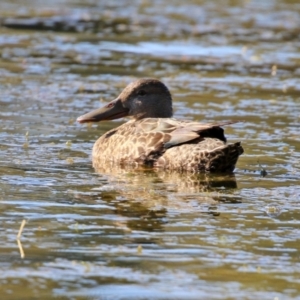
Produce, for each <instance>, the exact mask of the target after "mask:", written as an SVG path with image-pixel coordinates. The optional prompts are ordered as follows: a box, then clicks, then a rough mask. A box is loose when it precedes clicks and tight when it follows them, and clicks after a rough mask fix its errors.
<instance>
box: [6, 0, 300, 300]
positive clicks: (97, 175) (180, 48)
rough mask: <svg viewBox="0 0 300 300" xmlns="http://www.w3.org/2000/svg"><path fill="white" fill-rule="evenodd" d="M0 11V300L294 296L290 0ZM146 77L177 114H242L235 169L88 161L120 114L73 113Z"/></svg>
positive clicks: (295, 178)
mask: <svg viewBox="0 0 300 300" xmlns="http://www.w3.org/2000/svg"><path fill="white" fill-rule="evenodd" d="M222 3H223V2H222ZM0 12H1V13H0V19H1V20H0V22H1V27H0V45H1V48H0V53H1V55H0V74H1V76H0V88H1V95H0V107H1V111H0V117H1V124H2V126H1V128H0V136H1V144H0V175H1V179H0V204H1V206H0V208H1V215H0V224H1V228H2V230H1V231H0V237H1V241H2V242H1V246H0V270H1V272H0V283H1V284H0V291H1V299H2V298H3V299H8V300H11V299H250V298H251V299H252V298H253V299H254V298H257V299H300V288H299V286H300V285H299V278H300V276H299V270H300V260H299V242H300V241H299V236H300V234H299V233H300V232H299V219H300V215H299V214H300V210H299V198H300V179H299V178H300V165H299V158H300V154H299V153H300V135H299V132H300V125H299V124H300V122H299V121H300V113H299V112H300V101H299V92H300V80H299V74H300V54H299V53H300V42H299V26H300V24H299V23H300V21H299V20H300V16H299V14H300V6H299V4H298V2H297V1H287V0H286V1H279V0H277V1H275V0H272V1H271V0H269V1H263V2H262V1H243V2H242V1H225V2H224V3H223V5H222V6H221V5H219V4H217V3H216V2H211V1H192V0H190V1H185V2H184V3H182V2H180V1H176V2H172V4H171V3H170V2H169V1H151V2H150V1H122V2H118V1H115V2H111V1H110V2H109V3H105V2H98V1H93V0H92V1H87V2H84V3H82V2H79V1H63V0H61V1H51V3H50V4H48V5H47V7H45V6H44V4H43V3H41V2H40V1H38V0H32V1H26V3H24V2H23V1H2V2H1V4H0ZM140 77H157V78H159V79H161V80H162V81H163V82H165V83H166V84H167V85H168V86H169V88H170V90H171V92H172V94H173V98H174V108H175V116H176V117H177V118H184V119H190V120H199V121H202V122H206V121H224V120H239V121H241V122H240V123H237V124H235V125H232V126H229V127H226V128H225V129H226V133H227V138H228V140H229V141H230V142H235V141H242V145H243V147H244V149H245V153H244V154H243V156H241V157H240V159H239V162H238V164H237V169H236V171H235V174H234V175H225V176H210V175H192V174H188V175H186V174H185V175H182V174H178V173H170V172H154V171H151V170H132V169H128V168H126V169H121V168H115V169H109V168H106V169H105V168H104V169H103V170H100V171H99V172H95V171H94V170H93V168H92V166H91V161H90V153H91V148H92V145H93V143H94V141H95V140H96V139H97V138H98V137H99V136H100V135H101V134H103V133H104V132H106V131H108V130H109V129H111V128H113V127H115V126H118V125H119V124H121V123H122V122H123V121H122V120H118V121H113V122H103V123H101V124H99V125H93V126H82V125H79V124H76V122H75V120H76V118H77V117H78V116H80V115H82V114H83V113H85V112H88V111H90V110H91V109H92V108H96V107H99V106H100V105H102V104H103V102H106V101H109V100H111V99H113V98H115V97H116V96H117V95H118V93H119V92H120V91H121V90H122V89H123V88H124V87H125V86H126V84H127V83H129V82H131V81H132V80H134V79H136V78H140ZM99 100H100V101H99ZM22 220H26V224H25V227H24V229H23V232H22V234H21V238H20V240H19V241H17V240H16V237H17V234H18V231H19V228H20V225H21V223H22ZM23 256H24V257H23Z"/></svg>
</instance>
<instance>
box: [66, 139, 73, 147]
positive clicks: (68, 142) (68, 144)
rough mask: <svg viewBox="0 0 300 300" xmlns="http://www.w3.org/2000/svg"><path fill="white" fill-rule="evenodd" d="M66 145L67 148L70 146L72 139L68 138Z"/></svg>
mask: <svg viewBox="0 0 300 300" xmlns="http://www.w3.org/2000/svg"><path fill="white" fill-rule="evenodd" d="M66 146H67V147H68V148H71V146H72V141H70V140H68V141H66Z"/></svg>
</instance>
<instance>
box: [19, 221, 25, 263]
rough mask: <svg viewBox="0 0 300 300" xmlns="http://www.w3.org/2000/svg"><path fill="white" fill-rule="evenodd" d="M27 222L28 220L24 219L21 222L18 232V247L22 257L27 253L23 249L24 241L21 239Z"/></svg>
mask: <svg viewBox="0 0 300 300" xmlns="http://www.w3.org/2000/svg"><path fill="white" fill-rule="evenodd" d="M25 224H26V220H23V221H22V223H21V226H20V229H19V232H18V234H17V243H18V247H19V250H20V256H21V258H24V257H25V253H24V250H23V247H22V243H21V241H20V238H21V236H22V232H23V229H24V227H25Z"/></svg>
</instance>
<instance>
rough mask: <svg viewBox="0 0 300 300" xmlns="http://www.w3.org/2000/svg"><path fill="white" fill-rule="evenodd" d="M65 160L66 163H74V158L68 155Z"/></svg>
mask: <svg viewBox="0 0 300 300" xmlns="http://www.w3.org/2000/svg"><path fill="white" fill-rule="evenodd" d="M66 162H67V163H68V164H70V165H72V164H74V159H73V158H72V157H68V158H67V159H66Z"/></svg>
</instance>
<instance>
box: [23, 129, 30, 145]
mask: <svg viewBox="0 0 300 300" xmlns="http://www.w3.org/2000/svg"><path fill="white" fill-rule="evenodd" d="M28 137H29V132H28V131H27V132H26V133H25V143H24V144H23V148H24V149H27V148H28V147H29V140H28Z"/></svg>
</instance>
